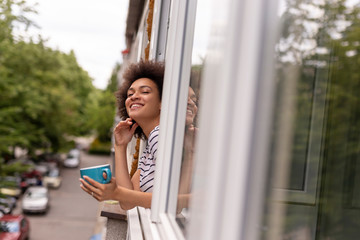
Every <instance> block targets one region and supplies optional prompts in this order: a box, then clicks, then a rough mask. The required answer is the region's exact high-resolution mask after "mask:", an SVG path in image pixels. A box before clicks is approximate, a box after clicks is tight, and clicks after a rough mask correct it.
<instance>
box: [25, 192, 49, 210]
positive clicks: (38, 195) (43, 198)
mask: <svg viewBox="0 0 360 240" xmlns="http://www.w3.org/2000/svg"><path fill="white" fill-rule="evenodd" d="M49 207H50V195H49V191H48V189H47V188H46V187H43V186H32V187H29V188H28V189H27V190H26V192H25V193H24V197H23V199H22V211H23V213H46V212H47V211H48V209H49Z"/></svg>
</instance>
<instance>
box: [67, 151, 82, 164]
mask: <svg viewBox="0 0 360 240" xmlns="http://www.w3.org/2000/svg"><path fill="white" fill-rule="evenodd" d="M79 165H80V150H78V149H72V150H70V151H69V153H68V155H67V157H66V159H65V160H64V167H68V168H77V167H79Z"/></svg>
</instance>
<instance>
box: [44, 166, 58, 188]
mask: <svg viewBox="0 0 360 240" xmlns="http://www.w3.org/2000/svg"><path fill="white" fill-rule="evenodd" d="M61 181H62V177H61V176H60V170H59V168H52V169H50V171H49V173H48V174H47V175H46V176H44V177H43V186H44V187H48V188H59V187H60V185H61Z"/></svg>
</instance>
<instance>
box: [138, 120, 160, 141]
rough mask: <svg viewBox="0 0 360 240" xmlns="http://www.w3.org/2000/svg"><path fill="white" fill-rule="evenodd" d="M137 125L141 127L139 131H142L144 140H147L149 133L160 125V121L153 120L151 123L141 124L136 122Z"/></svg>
mask: <svg viewBox="0 0 360 240" xmlns="http://www.w3.org/2000/svg"><path fill="white" fill-rule="evenodd" d="M137 123H138V124H139V126H140V127H141V129H142V130H143V132H144V134H145V136H146V138H149V135H150V133H151V131H152V130H153V129H154V128H155V127H156V126H158V125H159V123H160V119H154V120H153V121H144V122H143V123H142V122H140V123H139V122H137Z"/></svg>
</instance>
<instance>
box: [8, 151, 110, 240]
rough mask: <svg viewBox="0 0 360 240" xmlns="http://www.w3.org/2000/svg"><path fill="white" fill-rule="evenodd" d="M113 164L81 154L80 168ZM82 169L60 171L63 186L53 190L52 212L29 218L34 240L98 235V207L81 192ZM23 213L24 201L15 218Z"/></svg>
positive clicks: (107, 159)
mask: <svg viewBox="0 0 360 240" xmlns="http://www.w3.org/2000/svg"><path fill="white" fill-rule="evenodd" d="M110 161H111V157H110V156H98V155H88V154H87V153H84V152H81V163H80V168H81V167H89V166H94V165H102V164H106V163H110ZM80 168H74V169H69V168H62V169H61V176H62V178H63V180H62V185H61V186H60V188H59V189H50V209H49V211H48V213H47V214H46V215H41V214H27V215H26V216H27V217H28V219H29V221H30V239H31V240H49V239H51V240H60V239H61V240H63V239H66V240H72V239H74V240H75V239H76V240H78V239H79V240H82V239H90V237H91V236H92V235H94V234H96V233H99V223H98V220H99V219H98V216H99V203H98V202H97V201H96V200H95V199H93V198H92V197H91V196H89V195H87V194H86V193H85V192H83V190H82V189H81V188H80V182H79V180H78V179H79V177H80V174H79V169H80ZM20 213H21V199H20V201H18V207H17V208H16V210H15V211H14V212H13V214H20ZM100 218H103V217H100ZM100 222H104V221H100Z"/></svg>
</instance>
